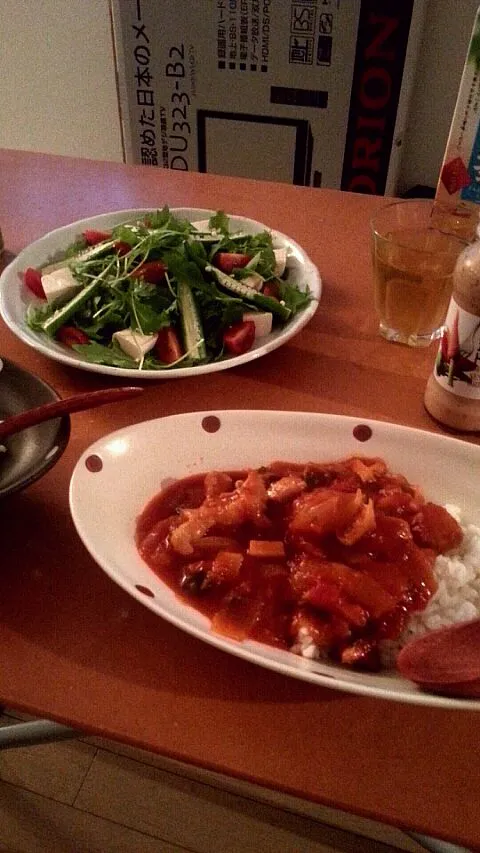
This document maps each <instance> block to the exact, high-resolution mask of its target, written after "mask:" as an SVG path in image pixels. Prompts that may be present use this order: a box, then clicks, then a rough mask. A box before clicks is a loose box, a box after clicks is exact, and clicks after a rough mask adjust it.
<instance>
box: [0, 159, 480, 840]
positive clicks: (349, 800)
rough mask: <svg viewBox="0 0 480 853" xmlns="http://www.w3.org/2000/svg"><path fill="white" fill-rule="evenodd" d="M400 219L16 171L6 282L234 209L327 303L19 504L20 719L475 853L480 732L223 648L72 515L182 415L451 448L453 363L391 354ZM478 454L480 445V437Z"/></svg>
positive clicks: (68, 466)
mask: <svg viewBox="0 0 480 853" xmlns="http://www.w3.org/2000/svg"><path fill="white" fill-rule="evenodd" d="M384 203H385V199H384V198H380V197H372V196H367V195H360V194H351V193H344V192H340V191H336V190H329V189H313V188H306V187H298V186H290V185H287V184H283V183H270V182H261V181H253V180H248V179H243V178H235V177H224V176H215V175H207V174H194V173H188V172H180V171H172V170H163V169H159V168H155V167H146V166H131V165H125V164H121V163H107V162H96V161H92V160H89V159H70V158H66V157H59V156H51V155H46V154H37V153H28V152H20V151H12V150H3V151H1V152H0V228H1V231H2V232H3V237H4V242H5V256H4V263H5V262H7V261H8V260H9V259H10V258H12V257H13V256H15V255H16V254H17V253H18V252H20V251H21V250H22V249H23V248H24V247H25V246H26V245H27V244H29V243H30V242H32V241H34V240H36V239H37V238H39V237H41V236H42V235H43V234H45V233H46V232H48V231H50V230H52V229H54V228H57V227H59V226H62V225H66V224H68V223H70V222H73V221H75V220H78V219H82V218H85V217H89V216H94V215H96V214H99V213H103V212H108V211H114V210H121V209H127V208H142V207H143V208H157V207H162V206H163V205H164V204H168V205H169V206H171V207H191V208H210V209H215V210H216V209H222V210H226V211H230V212H232V213H237V214H241V215H244V216H247V217H251V218H253V219H256V220H259V221H261V222H263V223H266V224H268V226H270V227H272V228H275V229H278V230H279V231H281V232H283V233H285V234H288V235H289V236H290V237H292V238H293V239H294V240H296V241H297V242H298V243H299V244H300V245H301V246H302V247H303V248H304V249H305V250H306V252H307V253H308V255H309V256H310V257H311V259H312V260H313V262H314V263H315V264H316V265H317V267H318V269H319V271H320V274H321V277H322V284H323V289H322V296H321V300H320V303H319V307H318V310H317V312H316V314H315V316H314V317H313V319H312V320H311V321H310V323H309V324H308V325H307V326H306V327H305V328H304V329H302V330H301V332H300V333H299V334H298V335H297V336H295V337H294V338H293V339H291V340H290V341H288V342H287V343H286V344H285V345H284V346H282V347H281V348H279V349H277V350H275V351H273V352H271V353H269V354H267V355H265V356H264V357H262V358H260V359H257V360H255V361H251V362H249V363H246V364H244V365H242V366H241V367H236V368H232V369H229V370H224V371H221V372H217V373H212V374H208V375H203V376H196V377H194V378H193V377H191V378H181V379H173V378H172V379H164V378H160V379H158V380H155V381H144V382H143V383H142V384H143V386H144V389H145V390H144V393H143V395H142V396H141V397H140V398H139V399H134V400H127V401H125V402H123V403H121V404H117V405H115V406H113V405H112V406H105V407H103V408H100V409H96V410H94V411H87V412H83V413H78V414H75V415H73V416H72V424H71V436H70V441H69V444H68V447H67V449H66V451H65V453H64V454H63V456H62V458H61V459H60V461H59V462H58V463H57V464H56V465H55V467H53V468H52V469H51V470H50V471H49V472H48V473H47V474H46V475H45V476H44V477H43V478H42V479H41V480H39V481H38V482H36V483H35V484H33V485H31V486H30V487H29V488H28V489H26V490H24V491H22V492H19V493H16V494H14V495H12V496H10V497H8V499H6V500H4V501H3V502H2V505H1V513H0V531H1V557H0V704H3V705H5V706H8V707H10V708H12V709H18V710H20V711H24V712H26V713H28V714H32V715H34V716H36V717H40V718H45V719H48V720H54V721H57V722H59V723H63V724H66V725H68V726H72V727H74V728H75V729H78V730H80V731H82V732H87V733H90V734H97V735H102V736H105V737H108V738H111V739H114V740H116V741H119V742H123V743H127V744H131V745H134V746H137V747H141V748H145V749H148V750H151V751H152V752H155V753H158V754H160V755H163V756H166V757H169V758H174V759H178V760H180V761H182V762H186V763H187V764H190V765H195V766H197V767H200V768H205V769H208V770H212V771H217V772H220V773H223V774H227V775H228V776H231V777H235V778H237V779H243V780H247V781H250V782H253V783H256V784H258V785H261V786H264V787H266V788H269V789H274V790H276V791H281V792H286V793H289V794H292V795H295V796H298V797H301V798H303V799H305V800H309V801H313V802H316V803H319V804H324V805H327V806H331V807H334V808H337V809H341V810H346V811H348V812H352V813H355V814H358V815H362V816H366V817H369V818H374V819H376V820H378V821H382V822H384V823H388V824H392V825H395V826H397V827H401V828H404V829H407V830H412V831H418V832H420V833H425V834H426V835H430V836H436V837H438V838H443V839H446V840H450V841H452V842H454V843H457V844H463V845H465V846H467V847H471V848H475V847H478V846H480V752H479V747H478V737H477V734H476V733H477V727H478V725H479V720H480V718H479V716H478V712H477V713H475V712H473V711H468V710H466V711H463V710H447V709H444V708H430V707H423V706H417V705H412V704H404V703H400V702H394V701H385V700H382V699H377V698H373V697H365V696H359V695H355V694H353V693H345V692H339V691H335V690H332V689H327V688H324V687H322V686H317V685H315V684H311V683H306V682H303V681H300V680H296V679H293V678H288V677H285V676H283V675H281V674H278V673H275V672H272V671H269V670H268V669H265V668H262V667H260V666H256V665H254V664H252V663H249V662H247V661H246V660H242V659H240V658H237V657H234V656H232V655H229V654H227V653H226V652H224V651H221V650H219V649H216V648H214V647H212V646H210V645H208V644H206V643H203V642H201V641H200V640H198V639H196V638H194V637H192V636H189V635H188V634H187V633H184V632H182V631H181V630H179V629H178V628H176V627H174V626H173V625H171V624H169V623H168V622H166V621H164V620H162V619H161V618H159V617H158V616H157V615H156V614H154V613H153V612H151V611H150V610H148V609H147V608H145V607H143V606H142V605H141V604H140V603H138V602H137V601H136V600H134V599H133V598H131V597H129V596H128V595H127V593H126V592H124V591H123V590H122V589H121V588H120V587H118V586H117V585H116V584H114V583H113V582H112V581H111V580H110V578H109V577H107V575H106V574H105V573H104V572H103V571H102V570H101V569H100V567H99V566H98V565H97V564H96V563H95V562H94V560H93V559H92V558H91V557H90V556H89V554H88V553H87V551H86V549H85V547H84V546H83V544H82V542H81V541H80V539H79V537H78V535H77V534H76V531H75V528H74V525H73V522H72V519H71V516H70V510H69V496H68V491H69V482H70V477H71V475H72V471H73V468H74V466H75V463H76V461H77V459H78V458H79V456H80V455H81V454H82V452H83V451H84V450H85V449H86V448H87V447H88V446H89V445H90V444H91V443H92V442H94V441H95V440H97V439H98V438H100V437H102V436H105V435H107V434H108V433H109V432H111V431H113V430H115V429H118V428H121V427H124V426H127V425H130V424H134V423H138V422H141V421H144V420H147V419H150V418H155V417H161V416H163V415H170V414H176V413H182V412H189V411H204V410H211V409H214V410H219V409H241V408H245V407H248V408H250V409H271V410H288V411H292V412H298V411H305V412H326V413H334V414H341V415H353V416H355V417H358V418H360V419H370V420H371V419H378V420H380V421H390V422H395V423H400V424H405V425H408V426H412V427H419V428H421V429H424V430H429V431H432V432H441V428H440V427H439V426H437V425H436V424H435V423H434V422H433V421H432V420H431V419H430V418H429V416H428V415H427V413H426V412H425V410H424V407H423V394H424V390H425V385H426V382H427V378H428V376H429V373H430V371H431V369H432V366H433V361H434V358H435V346H431V347H429V348H426V349H413V348H409V347H406V346H401V345H396V344H392V343H388V342H387V341H385V340H383V339H382V338H381V337H380V336H379V334H378V331H377V326H378V324H377V319H376V316H375V312H374V307H373V294H372V271H371V263H370V236H369V221H370V218H371V216H372V214H373V213H374V211H376V210H377V209H378V208H379V207H380V206H381V205H382V204H384ZM0 341H1V345H0V355H1V356H5V357H6V358H8V359H10V360H12V361H14V362H15V363H17V364H18V365H20V366H21V367H23V368H25V369H27V370H28V371H31V372H33V373H35V374H37V375H38V376H40V377H41V378H42V379H44V380H46V381H47V382H48V383H49V384H51V385H52V386H53V387H54V388H55V389H56V391H57V392H58V393H59V394H60V395H61V396H62V397H65V396H68V395H71V394H75V393H78V392H84V391H89V390H96V389H101V388H106V387H111V386H115V385H121V384H122V380H121V379H117V378H116V377H115V378H112V377H111V376H105V375H102V374H98V373H90V372H87V371H84V370H81V369H75V368H73V367H69V366H66V365H63V364H61V363H59V362H56V361H54V360H50V359H49V358H47V357H45V356H44V355H42V354H39V353H37V352H35V351H34V350H33V349H31V348H30V347H28V346H27V345H26V344H25V343H23V342H22V341H21V340H19V339H18V338H17V337H16V336H15V335H14V334H13V333H12V332H11V331H10V330H9V329H8V328H7V327H6V325H5V324H4V323H3V321H1V322H0ZM463 440H465V441H469V442H473V443H476V444H479V443H480V438H479V436H478V435H476V436H475V435H473V436H468V435H467V436H464V437H463ZM265 451H266V455H267V456H268V439H267V440H266V446H265ZM412 452H414V451H413V449H412ZM439 464H440V462H439ZM479 473H480V472H478V471H477V472H474V471H472V476H476V477H478V476H479ZM106 499H108V496H106Z"/></svg>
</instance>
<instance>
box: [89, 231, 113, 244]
mask: <svg viewBox="0 0 480 853" xmlns="http://www.w3.org/2000/svg"><path fill="white" fill-rule="evenodd" d="M83 236H84V238H85V240H86V241H87V243H88V245H89V246H96V245H97V243H103V241H104V240H110V237H111V236H112V235H111V234H109V232H108V231H96V230H95V229H94V228H87V229H86V230H85V231H84V232H83Z"/></svg>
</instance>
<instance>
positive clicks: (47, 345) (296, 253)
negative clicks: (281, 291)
mask: <svg viewBox="0 0 480 853" xmlns="http://www.w3.org/2000/svg"><path fill="white" fill-rule="evenodd" d="M150 212H151V208H149V209H143V208H142V209H136V210H119V211H116V212H115V213H102V214H100V215H99V216H94V217H90V218H89V219H81V220H79V221H78V222H73V223H72V224H71V225H65V226H64V227H63V228H57V229H56V230H55V231H50V232H49V233H48V234H45V236H44V237H41V238H40V239H39V240H36V241H35V242H34V243H31V244H30V245H29V246H27V248H26V249H24V250H23V251H22V252H20V254H19V255H17V257H16V258H15V260H14V261H12V263H10V264H9V265H8V267H6V269H5V270H4V271H3V273H2V275H1V276H0V314H1V315H2V317H3V319H4V321H5V323H6V324H7V326H9V328H10V329H11V330H12V332H13V333H14V334H15V335H16V336H17V337H18V338H20V340H22V341H23V342H24V343H26V344H28V346H30V347H33V349H35V350H37V351H38V352H41V353H43V355H46V356H48V357H49V358H53V359H54V360H55V361H60V362H62V363H63V364H68V365H69V366H70V367H79V368H81V369H82V370H89V371H91V372H92V373H105V374H109V375H111V376H125V377H129V378H136V379H138V378H141V379H178V378H180V377H187V376H195V375H197V376H198V375H199V374H201V373H215V372H217V371H218V370H227V369H228V368H230V367H238V366H239V365H241V364H246V363H247V362H248V361H253V360H254V359H256V358H260V357H261V356H262V355H266V354H267V353H268V352H271V351H272V350H275V349H277V348H278V347H280V346H282V344H284V343H286V342H287V341H288V340H290V338H292V337H293V336H294V335H296V334H297V333H298V332H299V331H300V329H302V328H303V327H304V326H305V325H306V324H307V323H308V321H309V320H311V318H312V317H313V315H314V313H315V311H316V310H317V307H318V303H319V300H320V296H321V292H322V282H321V278H320V274H319V272H318V269H317V268H316V266H315V265H314V264H313V263H312V261H311V260H310V258H309V257H308V255H307V254H306V252H304V250H303V249H302V248H301V246H299V245H298V243H296V242H295V241H294V240H292V239H291V238H290V237H287V236H286V235H285V234H281V233H280V232H279V231H273V230H272V229H269V228H268V226H266V225H263V224H262V223H261V222H256V221H255V220H254V219H247V218H246V217H244V216H236V215H233V214H228V215H229V218H230V224H231V230H232V231H239V230H242V231H247V232H248V233H251V234H258V232H260V231H265V230H267V231H270V233H271V234H272V238H273V240H274V245H275V246H276V247H278V248H280V247H283V246H284V247H285V248H286V249H287V250H288V270H289V280H291V281H292V283H295V284H297V286H298V287H299V288H301V289H304V290H305V289H306V288H307V287H308V288H309V290H310V292H311V294H312V301H311V302H310V303H309V305H307V307H306V308H305V310H303V311H301V312H300V313H299V314H297V315H296V316H295V317H294V318H293V320H291V321H290V322H289V323H287V325H286V326H284V327H283V328H281V329H276V330H275V331H273V332H272V333H271V334H270V335H269V336H268V338H265V339H264V338H260V339H259V340H258V341H256V342H255V343H254V344H253V347H252V349H251V350H249V351H248V352H246V353H244V354H243V355H238V356H234V357H231V358H227V359H225V361H216V362H213V363H212V364H203V365H199V366H198V367H175V368H172V369H170V370H142V371H138V370H135V369H129V368H123V367H110V366H108V365H103V364H91V363H89V362H88V361H86V360H85V359H83V358H82V357H81V355H79V353H76V352H75V351H74V350H70V349H68V348H67V347H65V346H63V345H62V344H60V343H58V342H57V341H55V340H52V339H50V338H48V337H47V336H46V335H42V334H41V333H40V332H35V331H33V329H30V328H29V327H28V326H27V324H26V322H25V314H26V310H27V305H28V304H29V302H32V301H34V299H35V297H32V294H31V293H30V291H29V290H28V289H27V288H26V287H25V285H24V284H23V281H22V273H23V272H24V271H25V270H26V269H27V268H28V267H41V266H44V265H45V264H47V263H49V262H50V261H51V259H52V258H55V259H56V258H57V257H58V256H59V255H61V252H62V251H65V249H67V248H68V246H70V245H71V244H72V243H73V242H74V241H75V240H78V239H79V238H80V237H81V235H82V232H83V231H84V230H85V229H86V228H94V229H98V230H99V231H103V230H109V229H110V228H113V227H114V226H115V225H119V224H120V223H121V222H127V221H130V220H133V219H137V218H139V217H140V216H144V215H145V214H147V213H150ZM214 212H215V211H213V210H202V209H199V208H189V207H178V208H172V213H174V214H176V215H177V216H181V217H184V218H186V219H189V220H190V221H191V222H196V221H199V220H202V219H208V218H209V217H210V216H211V215H212V214H213V213H214Z"/></svg>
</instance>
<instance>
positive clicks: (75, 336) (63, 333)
mask: <svg viewBox="0 0 480 853" xmlns="http://www.w3.org/2000/svg"><path fill="white" fill-rule="evenodd" d="M57 339H58V340H59V341H60V343H62V344H65V346H67V347H73V346H74V345H75V344H88V343H89V342H90V339H89V338H88V337H87V335H86V334H85V332H82V330H81V329H77V327H76V326H60V328H59V330H58V332H57Z"/></svg>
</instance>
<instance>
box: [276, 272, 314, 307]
mask: <svg viewBox="0 0 480 853" xmlns="http://www.w3.org/2000/svg"><path fill="white" fill-rule="evenodd" d="M276 281H277V283H278V285H279V288H280V296H281V298H282V300H283V302H284V303H285V305H286V307H287V308H290V310H291V312H292V316H293V315H294V314H296V313H298V311H300V310H301V309H302V308H305V307H306V306H307V305H309V304H310V302H311V301H312V296H311V294H310V291H309V290H308V289H307V290H306V291H302V290H299V289H298V287H296V286H295V285H293V284H290V283H289V282H288V281H283V280H282V279H281V278H277V279H276Z"/></svg>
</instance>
